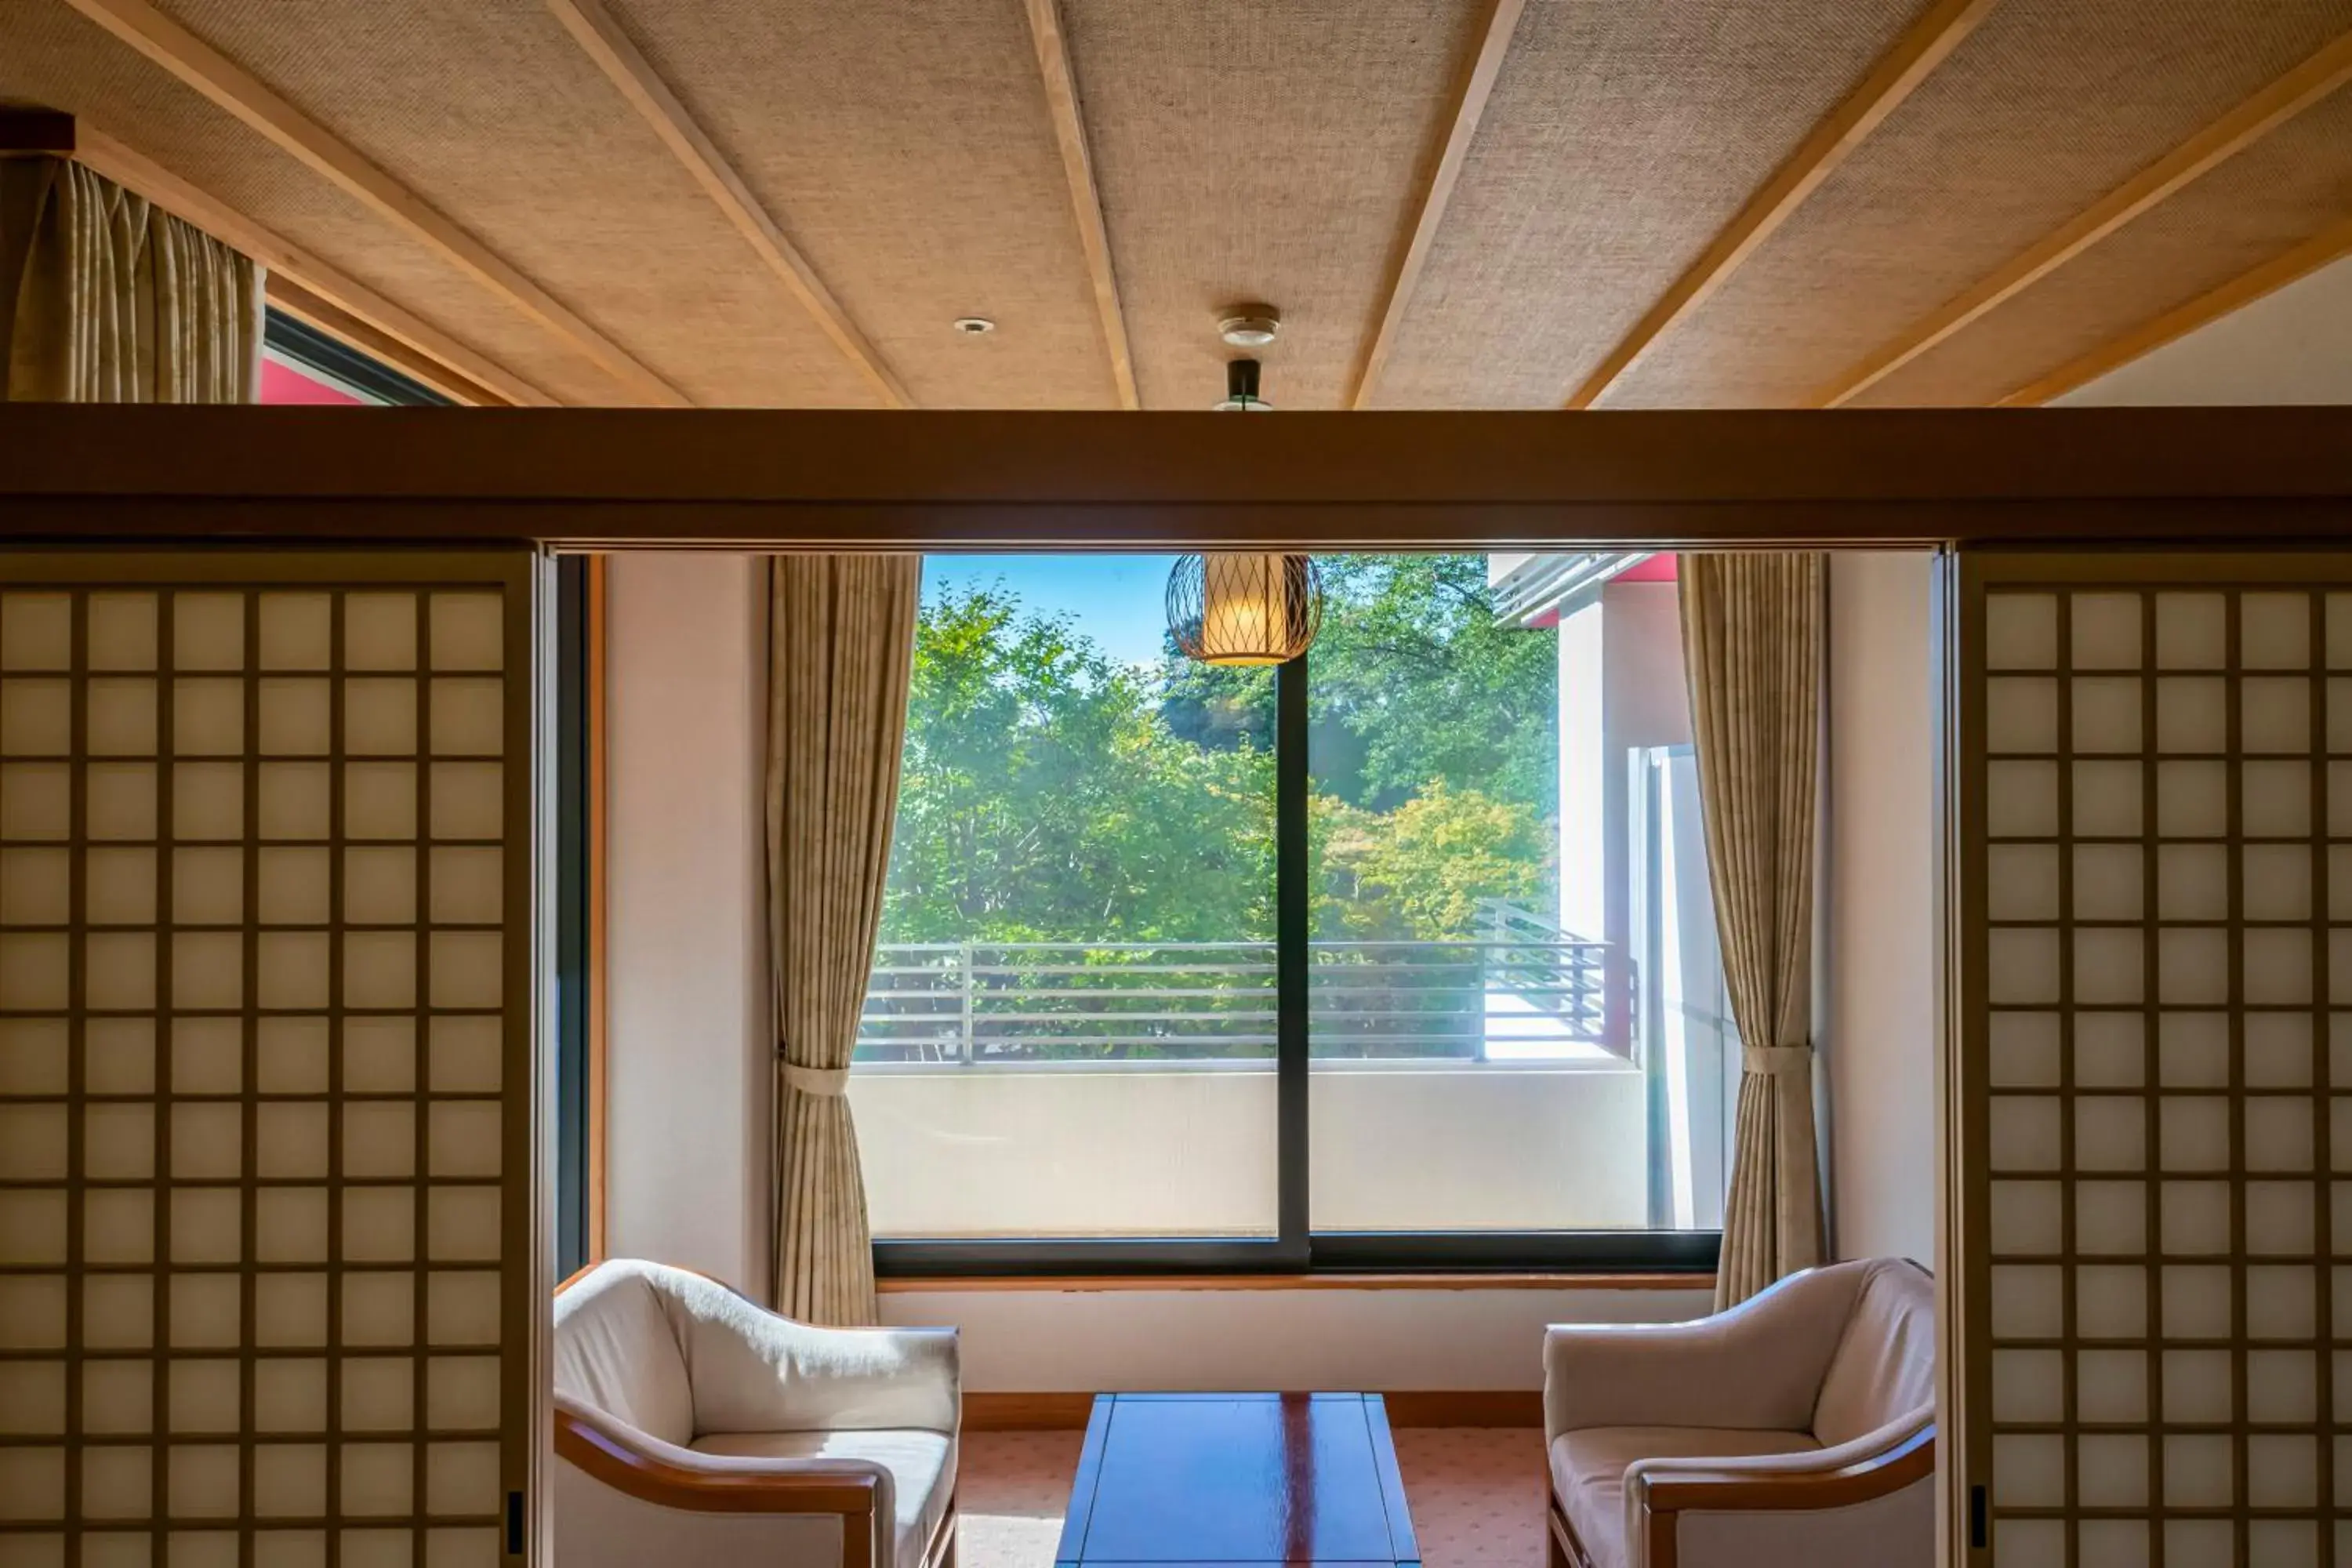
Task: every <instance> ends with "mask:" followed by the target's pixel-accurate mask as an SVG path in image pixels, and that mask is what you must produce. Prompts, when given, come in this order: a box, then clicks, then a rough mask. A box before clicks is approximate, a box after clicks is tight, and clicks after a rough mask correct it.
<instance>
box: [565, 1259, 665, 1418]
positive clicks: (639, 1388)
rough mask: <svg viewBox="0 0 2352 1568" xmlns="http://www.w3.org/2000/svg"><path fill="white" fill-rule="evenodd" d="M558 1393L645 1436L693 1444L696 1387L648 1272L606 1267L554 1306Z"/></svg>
mask: <svg viewBox="0 0 2352 1568" xmlns="http://www.w3.org/2000/svg"><path fill="white" fill-rule="evenodd" d="M555 1323H556V1331H555V1394H556V1397H558V1398H559V1399H564V1400H569V1401H570V1402H572V1404H574V1405H581V1406H584V1407H585V1408H587V1409H590V1410H597V1411H602V1412H603V1413H604V1414H605V1415H608V1416H611V1417H612V1418H613V1419H614V1420H616V1421H619V1422H620V1423H622V1424H623V1425H624V1426H634V1427H635V1428H636V1429H637V1430H638V1431H640V1432H643V1433H645V1434H646V1436H649V1437H657V1438H659V1439H660V1440H661V1441H663V1442H665V1443H668V1444H671V1445H673V1446H675V1447H681V1448H682V1447H686V1446H687V1445H688V1443H691V1442H693V1441H694V1388H693V1384H691V1383H690V1382H689V1381H688V1377H687V1372H686V1357H685V1356H684V1355H682V1354H681V1353H679V1351H678V1345H677V1334H676V1333H675V1332H673V1331H672V1330H671V1328H670V1322H669V1314H668V1310H667V1303H666V1301H665V1300H664V1298H663V1296H662V1294H661V1292H660V1291H658V1290H657V1289H655V1285H654V1281H653V1279H652V1278H651V1277H649V1276H648V1275H646V1273H644V1272H641V1271H639V1270H637V1269H634V1268H626V1267H624V1266H619V1265H607V1266H605V1267H604V1268H599V1269H598V1270H596V1272H595V1273H593V1274H592V1275H590V1276H588V1277H587V1278H586V1279H583V1280H581V1281H579V1283H577V1284H576V1285H574V1286H573V1287H572V1289H569V1290H566V1291H565V1292H564V1293H563V1294H562V1296H561V1297H559V1298H558V1299H557V1300H556V1304H555Z"/></svg>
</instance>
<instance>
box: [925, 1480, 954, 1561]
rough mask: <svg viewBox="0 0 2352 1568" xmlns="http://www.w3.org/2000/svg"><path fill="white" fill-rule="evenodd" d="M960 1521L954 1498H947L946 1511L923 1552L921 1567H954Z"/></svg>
mask: <svg viewBox="0 0 2352 1568" xmlns="http://www.w3.org/2000/svg"><path fill="white" fill-rule="evenodd" d="M960 1523H961V1518H960V1515H959V1513H958V1510H957V1508H956V1500H955V1499H954V1498H952V1497H950V1499H948V1511H947V1513H946V1514H945V1515H944V1516H943V1517H942V1518H941V1519H940V1528H939V1531H938V1533H936V1534H935V1535H933V1536H932V1537H931V1543H930V1546H929V1549H927V1550H926V1551H925V1552H924V1553H923V1564H922V1568H956V1537H957V1535H958V1533H959V1531H958V1528H957V1527H958V1525H959V1524H960Z"/></svg>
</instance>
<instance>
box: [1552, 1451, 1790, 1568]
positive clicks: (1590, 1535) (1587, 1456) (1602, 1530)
mask: <svg viewBox="0 0 2352 1568" xmlns="http://www.w3.org/2000/svg"><path fill="white" fill-rule="evenodd" d="M1817 1447H1820V1445H1819V1444H1817V1443H1815V1442H1814V1441H1813V1439H1812V1436H1811V1434H1809V1433H1804V1432H1771V1431H1759V1430H1756V1429H1754V1428H1722V1427H1703V1426H1586V1427H1581V1428H1580V1429H1578V1430H1576V1431H1573V1432H1569V1433H1566V1434H1564V1435H1562V1436H1559V1437H1557V1438H1555V1439H1553V1441H1552V1445H1551V1484H1552V1489H1553V1490H1554V1491H1556V1492H1557V1493H1558V1494H1559V1505H1560V1511H1561V1512H1562V1513H1565V1514H1566V1515H1568V1522H1569V1523H1570V1525H1571V1526H1573V1527H1574V1529H1575V1531H1576V1538H1577V1540H1578V1541H1580V1542H1582V1543H1583V1545H1584V1549H1585V1551H1586V1552H1589V1553H1591V1557H1592V1568H1630V1564H1629V1560H1628V1557H1627V1554H1626V1550H1625V1539H1626V1519H1625V1472H1626V1471H1627V1470H1628V1469H1630V1468H1633V1466H1635V1465H1637V1464H1639V1463H1641V1462H1642V1461H1643V1460H1651V1459H1682V1458H1701V1459H1737V1458H1748V1457H1750V1456H1753V1455H1760V1454H1795V1453H1802V1452H1806V1451H1808V1450H1811V1449H1813V1448H1817Z"/></svg>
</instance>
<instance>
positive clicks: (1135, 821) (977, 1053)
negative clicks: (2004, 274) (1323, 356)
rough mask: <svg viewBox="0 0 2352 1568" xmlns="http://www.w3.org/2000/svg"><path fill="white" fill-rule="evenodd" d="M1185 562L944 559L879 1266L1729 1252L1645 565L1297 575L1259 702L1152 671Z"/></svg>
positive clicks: (863, 1067)
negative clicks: (1307, 618) (1313, 614)
mask: <svg viewBox="0 0 2352 1568" xmlns="http://www.w3.org/2000/svg"><path fill="white" fill-rule="evenodd" d="M1171 564H1172V558H1171V557H1169V556H1146V555H1113V554H1092V555H1039V556H937V557H933V558H931V559H929V561H927V563H926V564H925V574H924V588H923V608H922V617H921V624H920V626H919V631H918V635H917V646H916V658H915V675H914V689H913V692H912V697H911V701H910V710H909V714H908V730H907V742H906V753H905V778H904V784H903V787H902V791H901V795H900V802H899V815H898V829H897V836H896V838H895V841H894V845H893V851H892V859H891V872H890V882H889V888H888V894H887V903H886V908H885V913H884V920H883V931H882V937H881V947H880V950H879V952H878V953H877V962H876V964H875V970H874V975H873V981H872V985H871V989H870V990H869V993H868V995H867V999H866V1009H865V1016H864V1020H863V1026H862V1028H861V1032H860V1039H859V1047H858V1051H857V1057H856V1071H855V1072H854V1074H853V1077H852V1082H851V1091H850V1092H851V1095H852V1098H853V1100H854V1101H855V1103H856V1110H857V1118H858V1135H859V1142H860V1147H861V1150H862V1152H863V1156H864V1161H865V1168H866V1183H867V1197H868V1207H869V1212H870V1214H871V1217H872V1220H873V1225H874V1229H875V1234H876V1236H877V1243H878V1247H879V1256H880V1258H881V1261H882V1265H883V1267H884V1268H886V1269H901V1270H906V1271H926V1270H930V1269H940V1268H956V1269H971V1268H1003V1269H1006V1270H1020V1269H1024V1268H1056V1267H1064V1266H1067V1267H1073V1268H1118V1267H1125V1266H1134V1267H1139V1268H1162V1267H1164V1268H1181V1267H1186V1266H1194V1267H1200V1268H1237V1267H1248V1266H1263V1267H1269V1268H1297V1267H1305V1266H1308V1265H1311V1264H1330V1265H1335V1266H1343V1267H1381V1266H1441V1265H1447V1264H1456V1265H1459V1264H1471V1263H1497V1264H1501V1263H1515V1264H1553V1265H1559V1264H1570V1263H1581V1262H1589V1263H1595V1264H1611V1263H1614V1264H1640V1265H1643V1266H1660V1265H1676V1264H1683V1265H1691V1266H1700V1267H1703V1266H1706V1264H1708V1263H1711V1261H1712V1258H1713V1248H1714V1238H1713V1236H1712V1234H1711V1232H1712V1230H1713V1228H1714V1227H1715V1226H1717V1224H1718V1223H1719V1214H1720V1191H1721V1181H1722V1169H1723V1162H1722V1159H1721V1152H1720V1151H1721V1142H1722V1139H1721V1121H1722V1119H1723V1114H1724V1112H1723V1109H1722V1096H1721V1094H1720V1091H1719V1086H1720V1081H1721V1078H1722V1074H1723V1067H1722V1063H1723V1060H1724V1038H1725V1034H1724V1030H1723V1028H1722V1026H1721V1025H1720V1018H1721V1015H1722V1011H1723V1010H1722V1008H1721V1006H1720V995H1719V994H1720V979H1719V975H1717V973H1716V972H1715V970H1714V967H1713V963H1714V954H1713V946H1712V910H1711V909H1710V908H1709V907H1708V906H1707V905H1706V876H1705V866H1704V858H1703V850H1702V849H1701V847H1699V845H1698V844H1697V841H1696V837H1695V818H1692V817H1690V816H1688V813H1687V811H1686V809H1684V808H1685V807H1686V806H1687V801H1686V800H1685V797H1684V796H1683V795H1677V794H1676V793H1675V790H1674V788H1673V787H1672V783H1671V781H1672V779H1673V778H1674V777H1675V776H1676V775H1675V773H1674V769H1675V758H1676V757H1677V756H1679V757H1680V759H1681V764H1682V768H1683V772H1684V773H1685V774H1686V773H1687V772H1688V742H1689V721H1688V705H1687V700H1686V698H1685V696H1684V694H1683V689H1682V670H1681V660H1680V655H1679V647H1680V643H1679V635H1678V623H1677V621H1676V618H1675V587H1674V584H1673V583H1672V581H1671V572H1672V562H1671V558H1670V557H1662V558H1646V559H1644V558H1638V557H1613V556H1550V557H1544V556H1527V557H1506V556H1495V557H1489V556H1486V555H1484V554H1454V555H1436V554H1414V555H1367V556H1336V557H1327V558H1323V559H1322V560H1320V561H1319V562H1318V565H1319V566H1320V568H1321V571H1322V574H1323V578H1324V582H1325V585H1326V589H1327V595H1328V599H1327V609H1326V616H1325V621H1324V626H1323V630H1322V633H1321V636H1320V637H1319V638H1318V641H1317V643H1316V645H1315V647H1314V648H1313V650H1312V651H1311V652H1310V654H1309V655H1308V656H1307V658H1305V659H1302V660H1297V661H1294V662H1293V663H1291V664H1289V665H1286V666H1282V667H1280V668H1256V669H1222V668H1210V667H1207V666H1204V665H1201V664H1198V663H1195V662H1192V661H1191V660H1189V659H1186V658H1183V657H1182V656H1181V654H1179V653H1177V652H1176V650H1175V649H1174V648H1173V647H1171V645H1170V644H1169V642H1168V640H1167V638H1166V636H1165V633H1164V630H1163V627H1164V614H1163V611H1162V607H1161V595H1162V589H1163V586H1164V584H1165V582H1166V579H1167V574H1168V571H1169V568H1170V566H1171ZM1677 749H1679V750H1677ZM1662 781H1663V782H1662ZM1685 782H1686V781H1685ZM1678 812H1679V813H1680V814H1679V815H1678ZM1694 872H1695V874H1694ZM1734 1055H1735V1057H1736V1053H1734Z"/></svg>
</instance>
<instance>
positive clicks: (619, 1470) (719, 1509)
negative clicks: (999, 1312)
mask: <svg viewBox="0 0 2352 1568" xmlns="http://www.w3.org/2000/svg"><path fill="white" fill-rule="evenodd" d="M555 1455H556V1458H558V1459H560V1460H562V1461H563V1462H564V1463H566V1464H569V1465H572V1466H573V1467H574V1468H577V1469H578V1470H579V1471H580V1472H581V1474H583V1476H586V1477H587V1478H588V1479H591V1480H593V1481H595V1482H596V1483H598V1484H599V1485H601V1486H604V1487H608V1488H610V1489H612V1490H614V1491H615V1492H618V1493H620V1494H621V1495H622V1496H624V1497H628V1498H633V1499H635V1500H637V1501H639V1502H643V1503H648V1504H651V1505H652V1506H654V1507H656V1508H668V1509H678V1510H684V1511H686V1512H688V1513H697V1514H729V1515H736V1516H768V1517H772V1518H778V1519H786V1518H803V1519H810V1520H812V1521H814V1520H816V1519H822V1518H826V1517H830V1518H834V1519H837V1520H838V1521H840V1530H841V1542H840V1550H841V1559H840V1561H841V1565H842V1568H873V1565H874V1563H875V1562H876V1559H877V1556H879V1555H881V1554H882V1552H884V1551H885V1550H886V1548H887V1542H888V1541H889V1538H890V1531H891V1528H892V1521H891V1510H892V1503H893V1495H892V1483H891V1479H890V1473H889V1471H887V1469H885V1468H882V1467H881V1466H879V1465H877V1464H872V1463H868V1462H866V1461H864V1460H858V1459H802V1460H795V1461H793V1464H792V1466H791V1468H779V1467H777V1466H776V1465H775V1464H773V1463H772V1462H771V1463H745V1462H742V1461H733V1462H728V1461H720V1462H719V1463H715V1464H703V1465H695V1466H692V1467H688V1466H686V1465H681V1464H678V1463H677V1462H676V1461H675V1460H673V1459H671V1458H667V1456H665V1455H664V1454H662V1453H659V1452H656V1449H655V1447H651V1446H649V1445H648V1444H646V1443H643V1442H639V1441H636V1440H635V1439H634V1436H633V1435H631V1434H628V1433H625V1432H623V1431H614V1430H610V1429H607V1428H605V1427H602V1426H598V1425H596V1424H595V1423H594V1422H593V1421H591V1420H589V1419H587V1418H585V1417H583V1416H582V1415H578V1414H576V1413H575V1412H572V1411H569V1410H562V1409H559V1410H557V1411H556V1413H555ZM956 1522H957V1509H956V1507H955V1505H954V1503H953V1502H952V1501H950V1503H949V1504H948V1507H947V1509H946V1511H945V1512H944V1514H943V1515H942V1517H941V1518H940V1523H939V1527H938V1529H937V1530H935V1531H933V1532H932V1535H931V1539H930V1540H929V1542H927V1543H926V1544H925V1546H924V1548H923V1554H922V1561H921V1562H920V1563H899V1564H898V1568H953V1564H954V1562H955V1542H956Z"/></svg>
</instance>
